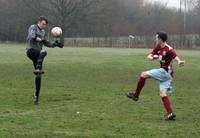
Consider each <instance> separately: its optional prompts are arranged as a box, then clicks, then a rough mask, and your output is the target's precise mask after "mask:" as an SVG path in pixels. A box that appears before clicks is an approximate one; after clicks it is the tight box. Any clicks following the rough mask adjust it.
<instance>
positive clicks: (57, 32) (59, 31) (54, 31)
mask: <svg viewBox="0 0 200 138" xmlns="http://www.w3.org/2000/svg"><path fill="white" fill-rule="evenodd" d="M51 34H52V36H53V37H60V36H61V35H62V29H61V28H60V27H53V28H52V29H51Z"/></svg>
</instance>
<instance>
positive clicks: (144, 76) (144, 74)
mask: <svg viewBox="0 0 200 138" xmlns="http://www.w3.org/2000/svg"><path fill="white" fill-rule="evenodd" d="M140 76H141V77H143V78H147V77H148V75H147V73H146V72H142V73H141V75H140Z"/></svg>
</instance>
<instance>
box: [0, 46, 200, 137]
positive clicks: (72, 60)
mask: <svg viewBox="0 0 200 138" xmlns="http://www.w3.org/2000/svg"><path fill="white" fill-rule="evenodd" d="M24 47H25V46H23V45H19V44H18V45H14V44H12V45H11V44H10V45H8V44H0V72H1V73H0V138H165V137H166V138H198V137H199V134H200V104H199V101H200V75H199V70H200V64H199V59H200V51H194V50H193V51H191V50H178V51H177V52H178V54H179V55H180V56H181V57H182V58H184V59H186V60H187V65H186V66H185V67H184V68H178V67H177V66H176V64H175V66H174V67H175V80H174V83H173V85H174V88H175V89H176V92H175V93H174V94H173V95H171V96H170V99H171V102H172V105H173V108H174V111H175V113H176V115H177V120H176V121H164V120H163V119H162V117H163V114H164V113H165V110H164V108H163V105H162V102H161V99H160V97H159V92H158V82H157V81H154V80H148V81H147V83H146V86H145V87H144V89H143V91H142V94H141V97H140V100H139V101H138V102H134V101H131V100H129V99H127V98H126V97H125V96H124V93H125V92H127V91H130V90H132V89H133V88H134V86H135V82H136V80H137V77H138V75H139V74H140V72H141V71H144V70H148V69H151V68H157V67H158V65H159V64H158V61H155V62H150V61H147V60H146V55H147V53H148V52H149V51H150V50H149V49H110V48H99V49H98V48H63V49H59V48H55V49H47V51H48V55H47V57H46V59H45V61H44V70H45V75H44V76H43V80H42V81H43V82H42V89H41V99H40V104H39V105H38V106H35V105H33V103H32V99H31V95H32V94H33V91H34V75H33V74H32V71H33V67H32V64H31V62H30V60H29V59H28V58H27V57H26V55H25V50H24Z"/></svg>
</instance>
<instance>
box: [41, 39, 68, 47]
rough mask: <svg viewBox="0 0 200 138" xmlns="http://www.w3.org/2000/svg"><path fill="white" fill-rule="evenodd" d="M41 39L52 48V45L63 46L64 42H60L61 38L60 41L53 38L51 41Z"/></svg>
mask: <svg viewBox="0 0 200 138" xmlns="http://www.w3.org/2000/svg"><path fill="white" fill-rule="evenodd" d="M42 41H43V44H44V45H45V46H46V47H49V48H54V47H59V48H63V46H64V42H61V40H60V41H58V40H55V41H54V42H53V43H51V42H49V41H48V40H42Z"/></svg>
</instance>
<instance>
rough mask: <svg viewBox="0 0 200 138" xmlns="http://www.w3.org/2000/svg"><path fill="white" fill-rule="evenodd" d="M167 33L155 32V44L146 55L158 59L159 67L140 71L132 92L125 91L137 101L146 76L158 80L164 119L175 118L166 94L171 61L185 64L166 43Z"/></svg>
mask: <svg viewBox="0 0 200 138" xmlns="http://www.w3.org/2000/svg"><path fill="white" fill-rule="evenodd" d="M166 41H167V34H166V33H165V32H158V33H157V34H156V45H155V48H154V49H153V51H152V52H151V53H150V54H149V55H148V56H147V58H148V59H149V60H155V59H159V61H160V68H159V69H152V70H148V71H145V72H142V73H141V75H140V77H139V80H138V82H137V86H136V89H135V91H134V92H130V93H127V94H126V95H127V97H128V98H130V99H132V100H134V101H138V100H139V95H140V92H141V90H142V88H143V87H144V85H145V81H146V79H148V78H153V79H156V80H158V81H160V97H161V98H162V102H163V104H164V107H165V109H166V111H167V113H166V114H165V115H164V119H165V120H175V117H176V115H175V114H174V113H173V111H172V107H171V104H170V101H169V98H168V96H167V93H168V92H172V91H173V89H172V86H171V82H172V80H173V68H172V61H173V60H175V61H177V63H178V65H179V66H184V65H185V63H186V62H185V60H180V58H179V57H178V56H177V54H176V52H175V50H174V49H173V48H172V47H171V46H169V45H168V44H167V43H166Z"/></svg>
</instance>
